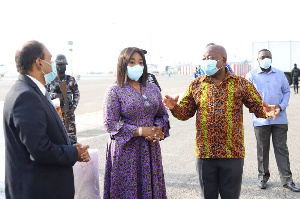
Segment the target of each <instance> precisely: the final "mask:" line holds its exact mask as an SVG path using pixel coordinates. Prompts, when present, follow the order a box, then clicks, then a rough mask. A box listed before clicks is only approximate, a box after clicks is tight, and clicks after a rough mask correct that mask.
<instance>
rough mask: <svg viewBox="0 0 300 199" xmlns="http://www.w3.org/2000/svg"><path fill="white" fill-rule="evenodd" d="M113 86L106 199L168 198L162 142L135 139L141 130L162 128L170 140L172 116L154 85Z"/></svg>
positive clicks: (107, 120) (107, 118)
mask: <svg viewBox="0 0 300 199" xmlns="http://www.w3.org/2000/svg"><path fill="white" fill-rule="evenodd" d="M141 92H142V93H141V94H140V93H139V92H138V91H137V90H136V89H135V88H134V87H132V86H131V85H129V83H126V84H125V86H124V87H122V88H121V87H120V86H118V85H117V84H115V85H113V86H111V87H110V88H109V89H108V91H107V93H106V98H105V102H104V126H105V129H106V131H107V132H108V133H110V137H111V139H110V141H109V143H108V144H107V154H106V168H105V179H104V198H166V188H165V181H164V173H163V166H162V157H161V149H160V144H159V142H149V141H147V140H146V139H145V138H144V137H133V134H134V133H135V130H136V129H137V128H138V127H152V126H161V127H162V128H163V132H164V135H165V137H168V136H169V116H168V113H167V111H166V109H165V107H164V105H163V103H162V97H161V93H160V91H159V89H158V88H157V86H156V85H155V84H152V83H149V82H147V83H146V86H142V85H141Z"/></svg>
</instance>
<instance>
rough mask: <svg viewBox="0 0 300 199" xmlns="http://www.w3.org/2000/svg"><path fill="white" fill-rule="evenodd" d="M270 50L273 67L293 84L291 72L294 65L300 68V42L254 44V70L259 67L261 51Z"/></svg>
mask: <svg viewBox="0 0 300 199" xmlns="http://www.w3.org/2000/svg"><path fill="white" fill-rule="evenodd" d="M264 48H266V49H268V50H270V51H271V53H272V66H274V67H275V68H277V69H280V70H282V71H283V72H284V74H285V75H286V78H287V80H288V81H289V84H290V85H291V84H292V75H291V71H292V69H293V68H294V64H297V66H298V67H299V66H300V41H264V42H253V43H252V69H254V68H257V67H259V64H258V62H257V55H258V52H259V51H260V50H261V49H264Z"/></svg>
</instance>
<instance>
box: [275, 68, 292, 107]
mask: <svg viewBox="0 0 300 199" xmlns="http://www.w3.org/2000/svg"><path fill="white" fill-rule="evenodd" d="M281 79H282V87H281V92H282V95H283V97H282V100H281V102H280V103H279V104H278V105H279V106H280V107H279V108H280V111H283V110H285V109H286V108H287V106H288V105H289V100H290V94H291V91H290V85H289V82H288V80H287V78H286V76H285V74H284V73H282V78H281Z"/></svg>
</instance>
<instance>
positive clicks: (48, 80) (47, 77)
mask: <svg viewBox="0 0 300 199" xmlns="http://www.w3.org/2000/svg"><path fill="white" fill-rule="evenodd" d="M42 61H43V62H45V63H46V64H48V65H50V66H51V68H52V71H51V72H50V73H47V74H45V73H44V71H42V69H41V71H42V73H44V78H45V81H46V84H49V83H51V82H52V81H53V80H54V79H55V77H56V64H55V63H54V62H52V64H49V63H48V62H46V61H44V60H42Z"/></svg>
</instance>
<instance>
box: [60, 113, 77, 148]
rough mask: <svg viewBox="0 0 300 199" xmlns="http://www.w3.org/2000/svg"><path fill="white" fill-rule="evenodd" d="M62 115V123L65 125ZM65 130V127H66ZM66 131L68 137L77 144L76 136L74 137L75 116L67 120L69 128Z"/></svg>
mask: <svg viewBox="0 0 300 199" xmlns="http://www.w3.org/2000/svg"><path fill="white" fill-rule="evenodd" d="M62 115H63V118H64V119H63V121H64V124H65V115H64V113H63V114H62ZM66 128H67V127H66ZM67 131H68V134H69V137H70V138H71V139H72V140H74V141H76V142H77V136H76V123H75V114H73V115H72V116H71V117H70V119H69V128H67Z"/></svg>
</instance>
